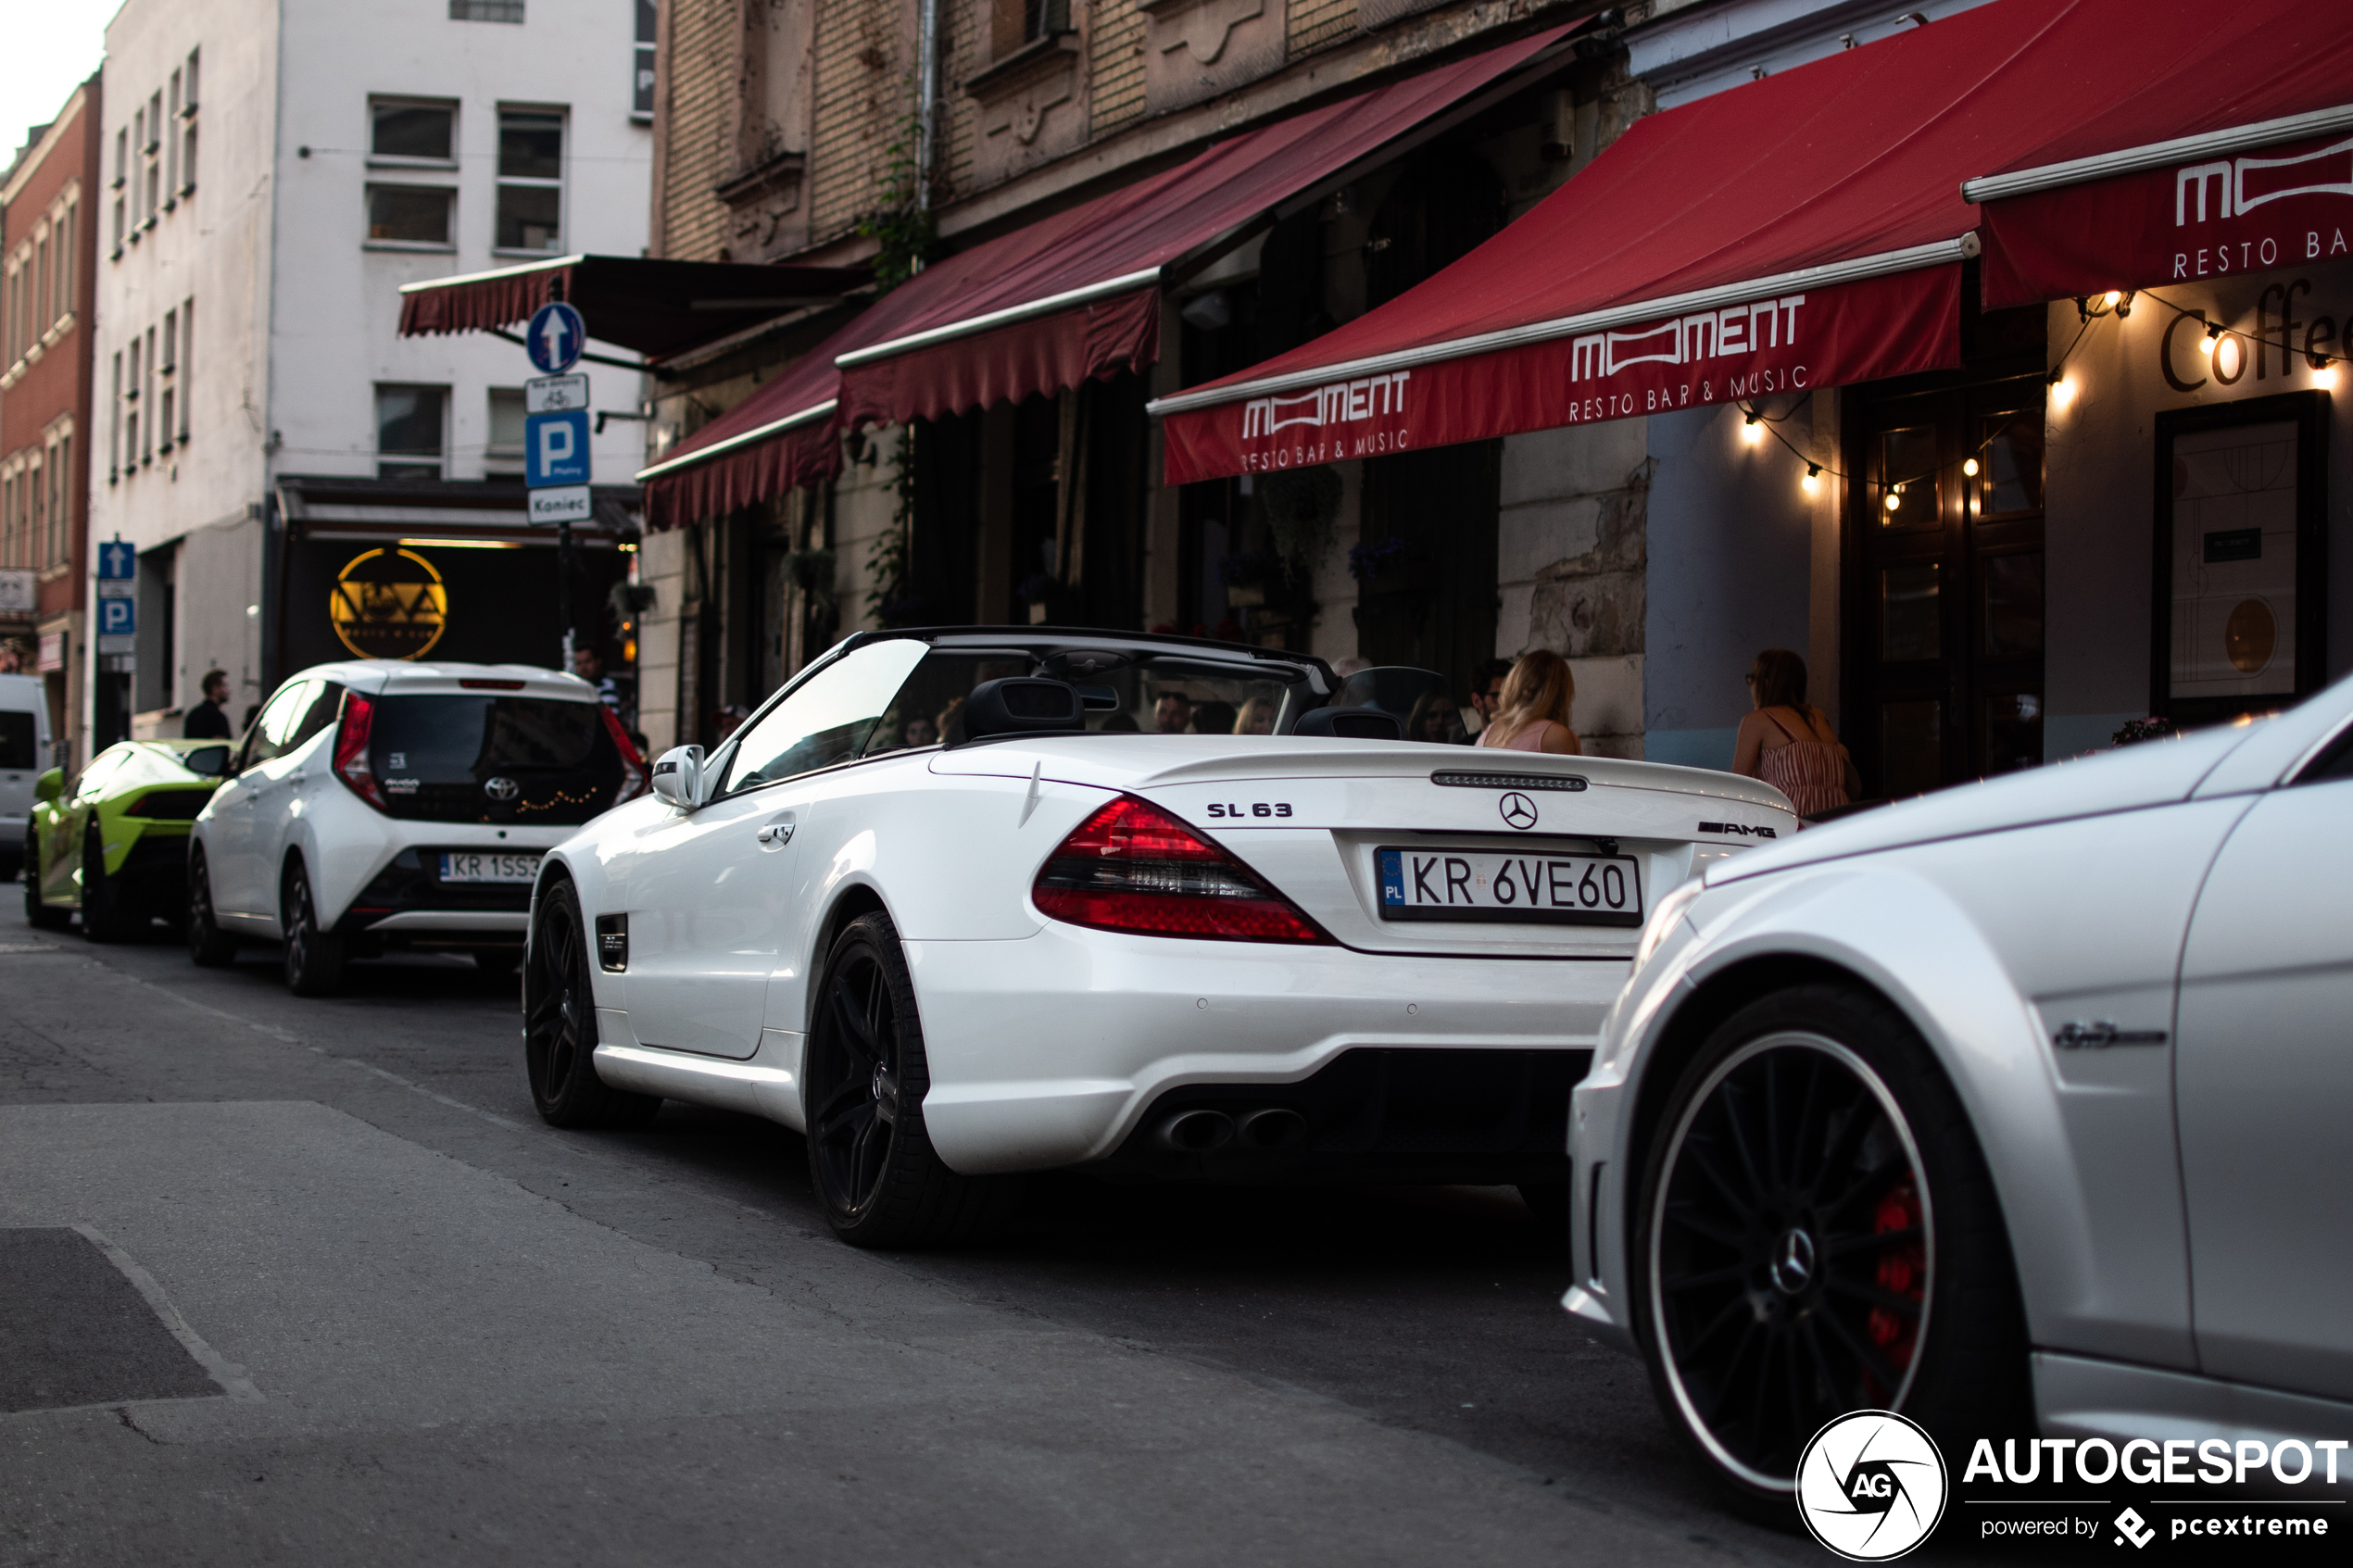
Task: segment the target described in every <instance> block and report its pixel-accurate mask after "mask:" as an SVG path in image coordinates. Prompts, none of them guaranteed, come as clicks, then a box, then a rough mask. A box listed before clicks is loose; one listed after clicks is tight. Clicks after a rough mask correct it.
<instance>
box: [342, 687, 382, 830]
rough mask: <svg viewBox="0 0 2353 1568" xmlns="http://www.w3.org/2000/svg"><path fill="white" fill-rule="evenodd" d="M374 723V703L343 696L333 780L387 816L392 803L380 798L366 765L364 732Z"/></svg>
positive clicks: (353, 695)
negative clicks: (340, 781)
mask: <svg viewBox="0 0 2353 1568" xmlns="http://www.w3.org/2000/svg"><path fill="white" fill-rule="evenodd" d="M375 721H376V705H375V704H374V703H372V702H371V701H369V700H368V699H367V698H366V697H364V696H360V695H359V693H358V692H346V693H344V694H343V717H342V718H341V719H340V720H338V721H336V724H335V761H334V769H335V777H337V778H339V779H341V780H342V781H343V782H344V783H345V784H349V785H350V786H351V793H352V794H354V795H356V796H358V797H359V798H360V799H362V800H364V801H366V802H367V803H368V804H369V805H371V806H373V807H374V808H375V809H377V810H379V811H382V812H384V814H386V815H387V816H389V815H390V814H391V812H392V802H391V801H389V800H386V799H385V798H384V790H383V789H382V788H381V787H380V786H379V785H378V784H377V783H376V774H375V770H374V769H372V768H371V767H369V766H368V731H369V729H370V728H371V726H372V725H373V724H374V723H375Z"/></svg>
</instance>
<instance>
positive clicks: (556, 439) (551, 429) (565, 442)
mask: <svg viewBox="0 0 2353 1568" xmlns="http://www.w3.org/2000/svg"><path fill="white" fill-rule="evenodd" d="M522 426H523V428H522V482H523V484H524V485H525V487H526V488H529V489H533V490H538V489H541V488H544V487H545V486H547V485H551V484H585V483H588V410H587V409H585V408H568V409H566V410H565V411H564V412H562V413H560V414H532V415H529V416H526V417H525V419H524V420H523V422H522Z"/></svg>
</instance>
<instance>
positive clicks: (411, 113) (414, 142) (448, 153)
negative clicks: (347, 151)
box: [368, 99, 458, 169]
mask: <svg viewBox="0 0 2353 1568" xmlns="http://www.w3.org/2000/svg"><path fill="white" fill-rule="evenodd" d="M457 146H458V106H457V105H455V104H415V103H401V102H395V101H391V100H387V99H376V100H373V101H371V103H370V104H369V106H368V157H369V160H370V161H371V162H378V161H384V162H390V161H395V160H396V161H398V162H402V163H411V162H415V163H431V164H435V165H441V166H446V167H448V168H453V169H454V168H456V167H457V161H458V153H457Z"/></svg>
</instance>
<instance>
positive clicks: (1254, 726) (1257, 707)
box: [1234, 696, 1275, 735]
mask: <svg viewBox="0 0 2353 1568" xmlns="http://www.w3.org/2000/svg"><path fill="white" fill-rule="evenodd" d="M1274 733H1275V699H1274V698H1273V697H1271V696H1254V697H1252V698H1251V699H1250V700H1249V701H1248V702H1245V703H1243V704H1242V708H1241V712H1240V713H1239V714H1238V715H1236V717H1235V719H1234V734H1238V735H1271V734H1274Z"/></svg>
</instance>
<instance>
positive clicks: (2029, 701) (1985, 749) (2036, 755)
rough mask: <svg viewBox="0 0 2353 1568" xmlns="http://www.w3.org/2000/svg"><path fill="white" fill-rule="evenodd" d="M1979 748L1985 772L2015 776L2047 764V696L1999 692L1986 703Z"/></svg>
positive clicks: (2033, 693) (2037, 692) (2024, 692)
mask: <svg viewBox="0 0 2353 1568" xmlns="http://www.w3.org/2000/svg"><path fill="white" fill-rule="evenodd" d="M1980 722H1981V724H1982V734H1980V735H1979V737H1978V739H1979V746H1980V749H1981V751H1982V755H1983V756H1984V758H1985V771H1986V772H1987V773H1989V774H1993V773H2013V772H2016V771H2018V770H2020V768H2039V767H2041V766H2042V764H2043V694H2042V693H2041V692H2040V691H2017V690H2011V691H2005V692H1997V693H1994V695H1992V696H1987V697H1986V698H1985V699H1984V713H1983V715H1982V718H1981V720H1980Z"/></svg>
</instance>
